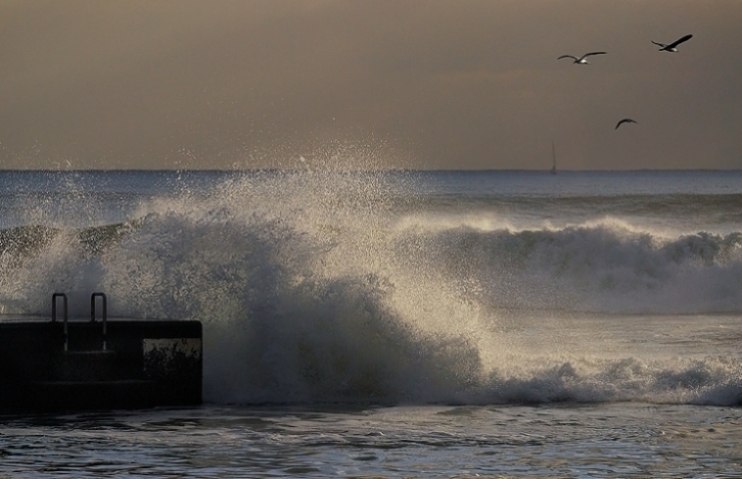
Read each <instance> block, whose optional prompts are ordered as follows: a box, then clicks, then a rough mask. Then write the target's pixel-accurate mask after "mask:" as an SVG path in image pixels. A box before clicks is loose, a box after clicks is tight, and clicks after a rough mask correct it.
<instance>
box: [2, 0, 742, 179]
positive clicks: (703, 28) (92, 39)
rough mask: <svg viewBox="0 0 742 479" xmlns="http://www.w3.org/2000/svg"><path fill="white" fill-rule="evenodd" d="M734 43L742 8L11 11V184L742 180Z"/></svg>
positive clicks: (389, 2)
mask: <svg viewBox="0 0 742 479" xmlns="http://www.w3.org/2000/svg"><path fill="white" fill-rule="evenodd" d="M740 26H742V0H620V1H619V0H616V1H612V0H370V1H365V0H364V1H361V0H249V1H247V0H219V1H206V0H126V1H116V2H109V1H94V0H58V1H55V0H0V168H2V169H60V168H61V169H132V168H146V169H150V168H151V169H185V168H192V169H230V168H298V167H303V166H306V165H308V166H314V167H317V168H322V167H331V168H338V167H340V168H342V167H348V168H419V169H548V168H550V167H551V162H552V141H553V142H554V145H555V151H556V157H557V161H558V165H559V168H560V169H589V170H624V169H740V168H742V27H740ZM689 33H690V34H693V38H692V39H691V40H689V41H687V42H685V43H683V44H682V45H680V46H679V48H678V50H679V51H678V52H677V53H668V52H660V51H658V49H659V47H657V46H656V45H653V44H652V43H651V41H652V40H654V41H657V42H660V43H670V42H672V41H674V40H676V39H678V38H680V37H682V36H683V35H685V34H689ZM593 51H605V52H607V53H606V54H605V55H600V56H593V57H590V59H589V61H590V64H589V65H577V64H574V63H572V62H571V60H569V59H561V60H558V57H559V56H561V55H564V54H571V55H577V56H580V55H582V54H584V53H587V52H593ZM625 117H630V118H633V119H634V120H636V121H637V122H638V123H636V124H624V125H622V126H621V127H620V128H618V129H615V125H616V123H617V122H618V121H619V120H620V119H622V118H625Z"/></svg>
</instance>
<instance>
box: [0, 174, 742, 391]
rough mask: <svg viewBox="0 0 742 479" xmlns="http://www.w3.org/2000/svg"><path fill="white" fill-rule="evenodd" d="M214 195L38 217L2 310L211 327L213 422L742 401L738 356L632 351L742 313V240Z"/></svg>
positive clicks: (305, 198) (247, 191) (358, 180)
mask: <svg viewBox="0 0 742 479" xmlns="http://www.w3.org/2000/svg"><path fill="white" fill-rule="evenodd" d="M400 177H401V178H403V180H400ZM208 178H212V179H208V181H207V180H203V182H202V183H199V184H194V183H190V182H189V180H187V179H186V178H185V177H183V179H181V180H178V181H181V183H180V184H179V185H177V184H176V185H175V187H172V185H171V186H170V187H168V188H165V189H166V190H167V191H165V192H163V193H161V194H153V193H151V190H150V191H149V192H148V193H147V194H146V195H142V197H141V198H139V199H138V200H137V202H136V203H135V204H131V203H127V205H128V207H127V209H126V210H125V211H126V216H125V218H124V220H123V221H112V222H109V223H103V224H98V222H99V220H100V218H99V216H100V215H101V214H102V213H100V212H103V211H110V210H111V208H110V205H109V206H106V201H114V202H118V201H121V198H120V197H116V198H115V199H113V200H112V199H111V198H112V197H111V196H110V195H109V196H105V195H101V196H98V195H96V194H93V193H91V192H90V191H89V190H88V188H90V186H86V187H82V186H77V187H72V186H69V187H66V188H65V190H66V191H77V193H75V194H70V193H69V192H68V193H64V194H65V195H66V196H65V200H64V204H65V205H66V206H65V207H64V208H63V209H57V210H55V209H53V208H50V209H49V210H48V211H47V210H46V206H44V207H40V206H39V205H38V204H29V205H28V212H29V220H28V221H27V222H26V224H25V225H24V226H20V227H19V228H15V227H9V228H6V229H4V230H3V236H2V237H3V238H5V239H3V245H4V246H3V250H2V252H0V260H2V263H0V264H1V265H2V271H1V272H0V285H2V294H1V297H0V303H1V304H2V307H3V311H4V312H5V313H23V314H40V315H45V316H48V314H49V309H50V295H51V292H53V291H64V292H67V293H68V294H69V296H70V298H71V310H72V311H73V312H75V313H76V314H78V315H81V316H84V315H85V314H86V313H87V308H88V306H89V297H90V296H89V295H90V293H91V292H92V291H97V290H100V291H104V292H106V293H107V294H108V295H109V314H110V315H111V316H124V317H139V318H153V317H164V318H180V319H198V320H200V321H202V322H203V323H204V328H205V350H204V358H205V363H204V367H205V370H204V372H205V381H204V387H205V399H206V400H207V401H209V402H216V403H225V402H236V403H321V402H341V403H353V402H379V403H399V402H410V403H430V402H455V403H464V404H467V403H511V402H537V403H538V402H554V401H579V402H600V401H625V400H650V401H659V402H691V403H704V404H706V403H713V404H717V403H718V404H728V403H731V402H733V401H735V400H736V398H738V397H739V392H740V371H739V361H738V359H737V358H736V356H732V355H730V354H729V351H727V350H724V352H723V353H720V354H723V355H724V356H722V357H721V358H715V357H707V356H700V357H699V356H694V357H692V358H681V359H678V357H677V355H678V354H681V352H682V351H686V352H687V350H688V347H689V346H688V345H686V344H685V343H683V348H684V349H678V350H677V351H676V350H675V349H673V344H672V343H671V342H670V343H668V344H667V346H666V347H667V349H668V351H667V353H666V354H664V353H663V354H660V355H657V354H656V351H647V350H643V349H641V348H639V349H637V348H636V347H629V346H628V344H640V341H641V340H643V339H642V338H641V337H639V339H636V343H627V342H626V340H625V337H624V336H621V334H623V335H625V334H626V331H624V329H625V328H628V331H631V330H632V329H635V328H636V323H634V321H638V322H639V323H638V324H642V322H643V321H645V319H644V318H643V317H642V316H641V315H643V314H649V313H656V314H658V315H659V317H660V318H661V320H662V321H664V322H668V323H669V319H672V318H674V317H675V316H674V315H676V314H678V313H679V314H688V313H699V312H717V313H718V312H735V311H739V310H740V301H741V299H740V288H738V287H735V286H734V285H738V284H739V281H740V278H742V273H740V268H741V266H740V265H741V260H740V239H739V232H737V231H733V232H730V233H705V232H692V231H691V232H687V233H684V234H681V235H668V234H657V233H656V232H654V231H650V230H647V229H644V228H642V227H638V226H636V223H633V222H632V221H631V219H630V217H628V216H624V217H621V218H617V219H611V220H609V221H605V220H600V219H599V218H590V219H589V220H584V221H583V220H581V219H580V218H582V215H583V214H582V213H580V214H579V215H575V216H574V218H573V221H570V222H569V224H568V225H562V226H560V225H557V224H555V223H554V222H552V221H549V220H546V219H543V218H542V219H541V220H539V221H535V220H534V218H536V217H537V211H538V209H539V204H542V203H539V202H538V201H536V200H534V199H533V198H528V199H527V200H524V201H523V204H522V205H521V206H518V199H517V198H514V199H510V200H508V201H509V206H508V208H506V209H505V210H498V209H497V208H496V207H493V211H490V212H488V211H486V204H487V201H490V200H487V199H486V198H479V199H478V200H477V204H478V205H479V207H480V208H484V210H483V211H482V212H480V213H477V214H476V215H473V216H472V213H471V212H470V211H469V210H468V209H467V208H465V207H462V206H461V204H464V205H466V203H467V201H468V199H467V197H466V196H465V195H463V196H462V197H461V198H460V199H457V198H449V199H448V200H447V201H448V203H450V204H452V205H454V206H451V207H450V208H449V206H446V207H445V208H446V211H445V215H442V214H441V211H438V210H436V208H439V207H440V205H439V204H438V203H436V202H435V201H432V202H431V201H430V200H429V198H428V197H426V196H425V194H424V191H425V189H424V188H421V187H420V185H419V184H416V183H415V181H417V180H414V179H411V178H416V176H415V175H412V176H409V177H406V176H404V175H397V176H395V175H393V174H389V173H387V172H378V171H355V170H352V169H341V170H332V169H326V168H325V169H319V168H317V169H304V170H297V171H290V172H278V171H264V172H248V173H244V174H231V175H224V176H208ZM213 178H217V179H216V180H215V179H213ZM68 182H71V183H69V185H71V184H72V183H74V181H72V180H68ZM75 188H77V189H75ZM155 190H156V188H155ZM420 195H422V196H420ZM52 196H53V195H52ZM126 201H129V202H130V198H128V199H127V200H126ZM491 201H493V202H494V203H497V200H496V199H495V200H491ZM622 201H623V199H622ZM574 202H575V203H577V200H574ZM50 203H53V200H48V199H45V200H44V203H43V205H49V204H50ZM448 203H447V204H448ZM517 207H521V208H526V209H528V211H527V212H526V214H523V215H520V216H518V215H513V214H512V212H511V214H510V216H508V215H507V214H505V213H507V211H508V210H512V209H517ZM431 208H433V209H432V210H431ZM529 208H531V209H529ZM571 208H576V206H574V205H573V206H572V207H571ZM77 210H80V211H79V214H78V213H77ZM54 211H57V212H58V213H54ZM90 211H92V212H95V213H90ZM457 211H460V212H462V213H457ZM416 212H419V214H418V213H416ZM56 214H61V215H62V217H61V218H56V217H55V215H56ZM45 215H48V216H45ZM75 215H79V216H77V217H76V216H75ZM416 215H417V216H416ZM457 215H458V216H457ZM477 215H479V216H477ZM443 216H445V222H440V221H437V219H438V218H442V217H443ZM618 216H620V215H618ZM477 217H482V218H489V219H488V220H487V221H484V222H482V221H478V220H477ZM524 218H525V221H524ZM117 219H118V218H117ZM578 220H579V221H578ZM526 223H527V224H529V225H530V226H529V227H522V226H521V227H518V228H516V227H514V225H516V224H520V225H524V224H526ZM539 224H540V225H542V226H540V227H539V226H538V225H539ZM519 311H520V312H525V313H528V314H527V316H528V318H529V319H528V320H526V319H524V318H523V317H519V316H518V314H517V312H519ZM80 312H82V314H81V313H80ZM513 312H515V313H513ZM581 314H588V315H592V316H589V318H588V320H587V321H585V322H583V323H580V324H579V325H575V324H573V322H572V318H574V317H575V316H579V315H581ZM612 327H616V328H619V329H620V330H621V334H618V335H616V337H615V338H613V337H610V338H609V337H608V336H607V334H606V330H607V329H608V328H612ZM668 327H669V326H668ZM704 334H706V333H705V332H696V331H689V332H688V336H689V337H691V338H699V337H703V335H704ZM722 337H723V336H722ZM604 339H605V340H606V341H607V342H602V341H603V340H604ZM609 339H610V341H608V340H609ZM656 340H657V341H660V342H661V341H663V339H662V338H656ZM720 341H721V340H720ZM720 344H721V343H720ZM608 346H611V347H610V348H609V347H608ZM609 349H610V353H609V352H608V350H609Z"/></svg>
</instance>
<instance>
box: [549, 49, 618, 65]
mask: <svg viewBox="0 0 742 479" xmlns="http://www.w3.org/2000/svg"><path fill="white" fill-rule="evenodd" d="M606 53H607V52H590V53H585V54H584V55H582V56H581V57H580V58H577V57H575V56H572V55H562V56H560V57H559V58H557V60H561V59H562V58H571V59H572V60H574V61H573V62H572V63H577V64H578V65H588V62H587V57H589V56H590V55H605V54H606Z"/></svg>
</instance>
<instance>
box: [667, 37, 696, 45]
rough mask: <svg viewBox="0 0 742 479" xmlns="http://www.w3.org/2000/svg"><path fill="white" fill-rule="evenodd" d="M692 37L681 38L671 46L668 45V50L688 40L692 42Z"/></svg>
mask: <svg viewBox="0 0 742 479" xmlns="http://www.w3.org/2000/svg"><path fill="white" fill-rule="evenodd" d="M692 36H693V35H690V34H688V35H686V36H684V37H683V38H679V39H677V40H675V41H674V42H672V43H671V44H669V45H667V48H675V47H676V46H678V45H680V44H681V43H683V42H687V41H688V40H690V39H691V37H692Z"/></svg>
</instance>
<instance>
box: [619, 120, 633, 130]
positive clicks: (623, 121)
mask: <svg viewBox="0 0 742 479" xmlns="http://www.w3.org/2000/svg"><path fill="white" fill-rule="evenodd" d="M624 123H637V122H636V120H632V119H631V118H624V119H623V120H621V121H619V122H618V123H616V128H614V130H618V127H619V126H621V125H623V124H624Z"/></svg>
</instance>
